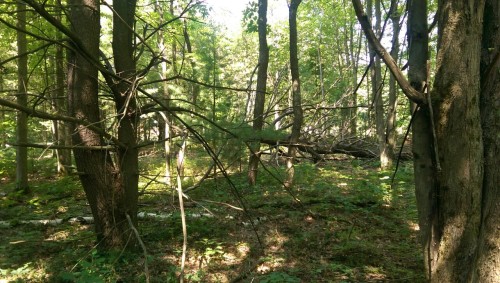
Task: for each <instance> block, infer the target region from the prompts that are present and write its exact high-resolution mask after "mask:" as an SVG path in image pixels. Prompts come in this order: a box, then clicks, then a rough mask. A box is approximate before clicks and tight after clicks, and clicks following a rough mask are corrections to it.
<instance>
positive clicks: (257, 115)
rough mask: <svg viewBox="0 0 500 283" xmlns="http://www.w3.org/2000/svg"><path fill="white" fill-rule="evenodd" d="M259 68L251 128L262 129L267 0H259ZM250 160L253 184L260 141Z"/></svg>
mask: <svg viewBox="0 0 500 283" xmlns="http://www.w3.org/2000/svg"><path fill="white" fill-rule="evenodd" d="M258 14H259V19H258V33H259V70H258V72H257V89H256V93H255V104H254V109H253V125H252V127H253V130H254V131H255V132H256V133H260V132H261V131H262V127H263V125H264V105H265V101H266V88H267V67H268V65H269V46H268V45H267V0H259V10H258ZM257 135H259V134H257ZM250 149H251V152H250V160H249V162H248V183H249V184H250V185H255V182H256V181H257V168H258V167H259V160H260V142H255V143H252V145H251V148H250Z"/></svg>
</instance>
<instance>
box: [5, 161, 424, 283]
mask: <svg viewBox="0 0 500 283" xmlns="http://www.w3.org/2000/svg"><path fill="white" fill-rule="evenodd" d="M192 157H193V158H195V157H196V156H192ZM142 159H143V161H144V160H147V161H149V162H144V163H147V164H148V165H147V166H148V168H147V169H148V170H151V172H153V173H152V174H157V173H158V172H161V170H163V169H162V166H161V161H162V158H161V157H159V156H157V155H153V156H144V157H142ZM200 162H202V161H199V160H194V161H193V162H191V163H188V165H189V166H188V168H186V172H188V173H189V175H190V176H200V175H202V174H203V173H204V172H203V170H205V169H198V168H202V167H201V165H200V164H199V163H200ZM208 162H209V160H204V161H203V162H202V163H204V164H207V163H208ZM155 170H156V171H155ZM269 170H270V171H271V172H272V175H271V174H268V173H265V172H264V171H261V172H260V174H259V178H258V183H257V185H256V186H254V187H249V186H248V185H247V184H246V174H245V173H244V172H240V171H239V168H238V166H236V167H235V169H234V170H233V171H231V181H232V183H233V184H234V186H235V188H236V189H237V190H238V194H239V195H241V196H243V201H244V203H245V205H246V206H247V207H248V208H249V212H250V216H251V220H250V219H249V218H248V217H247V215H244V214H243V213H242V212H241V211H240V210H237V209H234V208H235V207H241V203H240V202H239V200H238V199H237V198H236V197H235V194H236V192H235V191H234V188H232V187H231V186H230V185H229V184H228V182H227V180H224V178H222V177H221V175H218V177H217V178H211V179H207V180H206V181H205V182H204V183H203V184H202V185H201V186H200V187H198V188H196V189H194V190H192V191H190V192H189V193H188V195H189V198H190V199H189V200H186V209H187V214H188V217H187V220H188V235H189V239H188V258H187V266H186V272H187V273H186V277H187V279H188V281H189V282H230V281H232V280H235V279H240V282H252V281H253V282H385V281H390V280H400V281H411V282H424V281H425V280H424V276H423V275H424V272H423V266H422V258H421V255H420V252H419V251H420V248H419V244H418V241H417V233H418V231H416V228H415V227H416V224H415V223H416V222H417V214H416V207H415V200H414V193H413V181H412V178H413V177H412V168H411V165H409V164H403V167H402V169H401V170H400V172H399V173H398V176H397V178H396V181H395V184H396V186H392V187H391V186H390V182H391V180H390V176H391V174H392V172H381V171H378V170H377V169H376V168H375V167H374V166H372V165H371V164H369V163H366V162H365V163H361V162H359V161H335V162H331V163H326V164H322V165H312V164H308V163H302V164H299V165H298V166H297V168H296V176H297V180H296V184H295V186H294V188H293V190H292V191H290V192H288V191H286V190H284V189H283V188H282V187H281V185H280V182H279V181H278V180H276V178H275V177H276V176H278V178H279V177H280V176H283V175H284V168H281V167H270V168H269ZM154 172H156V173H154ZM184 181H185V186H189V185H191V184H194V183H196V179H195V178H186V179H185V180H184ZM147 183H148V181H147V179H142V178H141V184H143V187H144V194H143V195H142V196H141V198H140V207H139V209H140V211H141V212H145V213H155V214H162V215H168V217H165V218H161V219H159V218H156V219H152V218H145V219H142V220H141V221H140V223H139V232H140V233H141V236H142V239H143V241H144V242H145V244H146V246H147V248H148V252H149V256H148V258H147V259H144V258H143V257H142V255H135V254H127V253H123V254H121V253H119V254H99V253H98V252H97V251H96V250H95V249H94V245H95V243H94V240H95V239H94V235H93V227H92V225H85V224H69V223H66V222H65V223H64V224H61V225H57V226H43V225H31V224H22V223H21V221H23V220H31V219H55V218H62V219H68V218H70V217H77V216H90V209H89V207H88V205H87V203H86V200H85V196H84V194H83V191H82V189H81V188H80V185H79V182H78V180H77V179H76V178H70V177H67V178H60V179H46V178H45V179H41V180H39V181H37V182H35V183H33V184H32V191H31V193H30V194H28V195H19V194H16V193H15V192H14V191H13V185H12V184H7V185H6V186H2V189H1V190H2V197H1V198H0V208H1V209H0V218H1V220H4V221H9V222H10V224H11V226H10V228H5V227H4V228H0V239H1V240H0V277H2V278H6V280H7V282H9V281H13V282H117V281H121V282H144V281H145V277H144V261H145V260H147V261H148V265H149V269H150V272H151V276H152V282H177V280H178V279H177V275H178V274H179V266H180V253H181V245H182V230H181V225H180V215H179V209H178V204H177V200H176V199H177V198H176V196H175V191H174V190H173V189H172V188H169V187H168V186H165V185H159V184H157V183H150V185H149V186H147V187H146V184H147ZM292 194H293V195H294V196H295V197H297V198H298V199H300V203H297V202H296V201H294V199H293V197H292ZM250 221H253V223H254V227H255V229H256V230H255V231H254V230H253V228H252V225H250ZM256 233H257V234H258V235H259V238H260V239H261V242H262V244H263V246H262V247H260V246H259V243H258V241H257V237H256Z"/></svg>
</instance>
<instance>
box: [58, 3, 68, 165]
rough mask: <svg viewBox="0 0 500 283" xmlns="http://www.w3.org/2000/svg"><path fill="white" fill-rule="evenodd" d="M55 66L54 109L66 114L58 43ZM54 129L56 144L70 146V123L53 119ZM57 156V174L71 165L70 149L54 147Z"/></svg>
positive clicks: (62, 59) (59, 10)
mask: <svg viewBox="0 0 500 283" xmlns="http://www.w3.org/2000/svg"><path fill="white" fill-rule="evenodd" d="M56 12H57V15H56V17H57V19H58V20H61V13H62V11H61V7H60V6H59V5H57V6H56ZM56 38H57V40H62V33H61V31H59V30H57V31H56ZM55 61H56V62H55V63H56V64H55V65H56V66H55V67H56V91H55V102H54V106H55V108H56V109H55V110H56V113H62V114H66V112H67V106H68V103H67V102H68V100H67V97H66V92H65V89H64V87H65V83H66V82H65V73H64V48H63V47H62V46H60V45H57V46H56V56H55ZM54 130H55V132H56V133H57V134H56V135H55V139H56V141H57V144H58V145H63V146H70V145H71V133H70V125H68V123H67V122H64V121H54ZM56 156H57V172H58V173H59V174H67V173H68V170H69V168H70V166H71V150H69V149H56Z"/></svg>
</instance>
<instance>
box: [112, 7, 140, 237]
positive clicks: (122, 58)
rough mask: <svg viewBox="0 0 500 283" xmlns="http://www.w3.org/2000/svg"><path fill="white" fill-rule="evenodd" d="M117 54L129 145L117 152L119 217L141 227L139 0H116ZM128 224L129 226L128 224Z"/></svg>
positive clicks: (123, 136) (119, 105) (122, 136)
mask: <svg viewBox="0 0 500 283" xmlns="http://www.w3.org/2000/svg"><path fill="white" fill-rule="evenodd" d="M113 8H114V10H115V12H114V14H113V43H112V48H113V55H114V63H115V69H116V73H117V75H118V76H120V77H121V80H120V81H119V82H118V83H117V84H116V86H115V88H114V91H113V94H114V101H115V106H116V111H117V113H118V119H119V123H118V140H119V141H120V142H121V143H123V144H124V145H126V148H119V149H118V152H117V157H118V164H117V166H118V168H119V171H120V183H121V184H122V187H120V188H119V192H118V193H119V201H120V202H119V204H118V205H119V211H118V212H119V213H120V215H119V217H120V220H122V219H121V218H122V217H125V219H124V220H123V221H124V223H123V224H124V225H125V226H127V225H128V224H127V221H125V220H126V215H127V214H129V215H130V217H131V218H132V222H133V224H134V226H136V227H137V202H138V197H139V193H138V182H139V150H138V148H137V147H136V145H137V124H138V119H139V117H138V116H137V105H136V89H135V88H136V87H137V84H138V81H137V78H136V65H135V58H134V48H135V47H134V26H135V25H134V22H135V18H134V17H135V9H136V1H135V0H128V1H116V2H114V3H113ZM127 228H128V226H127Z"/></svg>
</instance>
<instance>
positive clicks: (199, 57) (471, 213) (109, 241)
mask: <svg viewBox="0 0 500 283" xmlns="http://www.w3.org/2000/svg"><path fill="white" fill-rule="evenodd" d="M115 2H116V3H113V4H109V3H106V2H103V1H97V0H94V1H87V0H85V1H84V0H72V1H68V2H64V1H63V2H60V1H46V2H43V3H42V2H40V1H32V0H30V1H22V2H19V4H18V5H16V6H15V8H13V7H14V6H12V5H9V4H12V3H13V2H12V3H11V2H9V1H3V2H1V3H0V5H2V6H1V7H2V14H1V17H0V22H1V23H2V25H3V26H5V27H6V28H5V29H2V30H1V31H0V33H1V36H2V37H1V42H0V44H1V45H2V48H5V50H7V52H5V54H1V56H2V57H0V62H1V65H2V68H1V70H2V73H1V80H0V88H1V89H2V92H1V93H0V95H1V97H0V99H1V100H0V104H1V105H3V108H2V109H1V117H2V124H1V125H0V127H1V128H2V130H3V131H2V133H1V135H2V144H1V145H2V149H3V150H4V151H3V152H2V155H4V156H7V155H8V152H12V148H9V147H8V146H9V145H8V144H7V143H5V142H4V141H3V140H7V141H8V143H10V144H11V146H16V149H17V150H18V152H19V154H18V157H19V160H18V161H17V163H16V164H17V166H18V167H19V168H20V170H19V171H18V172H16V173H15V174H16V176H17V177H18V180H19V181H18V184H19V186H20V188H26V187H27V186H28V184H27V183H26V180H27V179H26V176H27V175H26V172H27V171H26V170H25V169H29V167H28V163H24V161H25V160H28V159H27V156H28V155H29V152H32V153H33V152H36V153H38V154H41V153H40V152H43V150H48V149H49V148H50V149H54V150H55V156H56V157H57V161H54V162H53V165H54V166H53V167H54V170H57V171H65V170H63V169H67V168H71V166H70V165H71V162H69V161H70V159H71V157H70V155H69V154H68V152H64V150H68V149H69V148H71V149H72V150H73V153H74V159H75V164H76V169H75V170H74V172H73V173H75V174H78V176H79V177H80V179H81V182H82V185H83V188H84V190H85V192H86V196H87V199H88V201H89V204H90V207H91V208H92V213H93V216H94V218H95V221H96V232H97V235H98V241H99V243H100V244H101V246H102V247H103V248H104V249H107V248H117V247H120V248H121V247H123V246H126V245H127V242H128V239H129V237H130V235H131V232H130V231H131V230H130V224H129V222H128V221H127V216H129V217H130V218H131V220H132V224H133V225H137V221H136V217H137V212H138V207H137V199H138V196H139V194H140V192H139V190H140V188H142V189H143V190H145V189H146V188H147V185H146V186H143V184H140V183H141V182H142V181H141V180H147V181H146V182H142V183H146V184H150V183H160V184H163V185H164V186H165V188H168V189H172V187H175V185H173V183H171V182H169V180H170V175H171V174H172V172H170V171H171V170H170V169H169V168H170V163H171V162H172V161H171V159H172V158H173V157H174V156H175V152H176V151H178V150H179V149H180V145H182V148H183V149H184V146H185V141H184V137H186V135H187V139H188V141H187V145H188V146H187V147H186V150H187V152H189V150H190V146H189V145H192V147H193V148H195V147H197V148H198V149H199V148H204V149H205V150H206V151H207V152H208V155H209V156H211V158H213V162H211V165H210V166H208V168H204V170H203V171H204V174H202V177H201V178H199V179H195V178H193V179H192V180H196V181H199V180H200V179H201V181H203V180H204V179H206V178H209V177H210V176H212V177H216V176H218V175H219V176H220V175H221V174H222V175H227V172H239V171H242V170H243V169H242V165H241V164H242V162H243V161H242V160H247V159H249V168H248V172H247V173H248V178H249V181H250V183H251V184H255V183H256V181H257V178H256V177H257V171H256V170H257V168H258V164H259V162H260V161H261V160H265V161H270V160H272V161H274V163H273V164H276V165H277V166H276V167H275V168H273V169H272V170H275V171H272V173H273V174H274V173H276V174H274V175H273V176H277V179H279V180H280V182H282V183H283V184H284V185H285V186H286V187H287V188H288V189H290V188H293V187H292V186H291V184H292V183H293V177H294V175H293V166H292V164H293V163H294V162H297V161H299V160H305V161H308V162H309V161H311V162H313V163H321V162H325V161H328V160H329V159H330V158H331V154H335V153H341V154H343V157H346V158H352V157H372V158H379V160H380V164H379V165H380V167H381V168H382V169H384V170H385V169H391V168H392V167H391V166H392V163H393V162H392V161H393V159H394V158H395V154H394V152H397V151H398V150H399V149H400V148H399V147H403V148H402V152H403V155H402V156H403V158H410V155H411V154H410V153H409V152H410V150H409V147H407V148H404V146H403V145H404V143H405V138H404V134H405V130H406V128H407V127H409V122H410V120H412V125H411V126H412V134H411V136H410V137H409V138H408V139H407V140H406V142H407V143H408V144H410V145H412V146H413V158H414V168H415V176H416V178H415V179H416V181H415V182H416V184H415V185H416V198H417V203H418V206H419V224H420V227H421V230H422V235H423V237H422V240H423V244H424V245H423V246H424V253H425V261H426V267H427V269H428V270H427V271H428V272H427V273H428V275H427V276H428V277H429V278H430V279H432V280H435V281H436V282H454V281H461V280H463V279H464V278H467V279H468V280H471V281H474V280H475V281H477V282H482V280H483V281H487V280H490V281H493V280H494V279H493V278H494V276H495V275H494V274H495V272H498V267H497V266H496V265H495V264H492V262H494V260H495V259H496V258H498V253H497V252H495V251H496V250H495V248H496V247H498V243H497V241H496V240H495V239H496V238H497V237H498V232H496V230H495V229H494V223H495V221H496V220H498V215H497V214H498V213H496V211H499V210H498V209H495V207H496V206H498V197H497V195H498V192H497V190H496V184H497V183H498V174H497V173H496V171H495V170H494V169H495V168H497V167H498V166H497V164H498V161H497V159H496V158H495V156H496V152H497V151H498V135H497V134H496V133H497V132H498V131H497V128H498V125H497V124H498V123H496V122H495V121H498V119H497V118H498V117H497V116H498V114H497V113H498V109H497V108H498V107H497V106H498V105H497V103H495V102H496V101H497V100H498V99H497V97H498V90H497V89H498V88H497V87H495V86H496V84H497V83H498V72H497V70H498V64H499V63H498V61H499V60H498V50H497V46H498V45H499V44H498V38H499V35H498V15H497V14H495V13H496V12H497V11H498V7H497V6H498V4H497V3H496V2H497V1H494V0H487V1H484V0H482V1H469V2H468V3H455V2H453V3H452V1H443V2H440V3H438V5H439V7H438V9H437V11H439V12H438V13H437V12H434V8H433V5H430V4H433V3H430V4H427V3H425V1H408V2H407V3H399V2H398V1H383V0H380V1H379V0H376V1H374V2H373V3H372V2H371V1H368V2H366V4H367V5H366V7H367V10H366V12H363V9H362V7H361V6H360V4H359V2H358V1H353V2H354V4H355V5H354V6H353V5H351V4H350V3H346V2H345V1H306V2H304V3H302V2H301V1H289V2H288V10H286V12H285V14H288V15H289V17H288V18H287V17H286V16H285V17H282V18H279V19H278V20H274V19H273V20H272V21H271V17H269V20H268V18H267V15H274V14H273V12H276V11H277V9H276V8H274V7H275V6H274V5H276V3H277V2H275V1H269V3H268V1H258V2H252V3H253V4H249V5H248V7H247V10H246V11H245V17H244V19H243V22H242V27H243V32H241V33H237V34H232V35H230V34H229V33H228V29H226V28H225V27H224V26H218V25H217V24H216V23H215V21H213V18H211V17H210V10H209V9H208V8H207V6H206V3H203V2H198V1H181V0H179V1H174V0H172V1H168V3H167V2H165V3H164V2H161V1H146V0H140V1H137V2H136V1H115ZM417 2H418V3H417ZM16 3H17V2H16ZM268 4H269V5H268ZM372 4H374V5H372ZM448 4H449V5H448ZM405 5H406V6H407V9H406V10H408V15H406V14H405V12H403V11H405V9H403V8H402V7H403V6H405ZM485 5H486V6H487V8H486V9H485V8H484V6H485ZM299 6H300V9H298V8H299ZM372 6H373V7H372ZM354 7H356V8H357V10H356V12H357V14H358V16H359V20H360V22H359V23H358V21H357V20H356V17H355V13H354ZM273 9H274V10H273ZM25 13H27V15H28V19H29V20H26V19H25ZM372 13H374V15H373V14H372ZM434 13H436V15H434ZM429 15H431V16H435V17H436V19H437V22H438V33H437V35H438V36H437V38H436V39H434V38H435V37H434V35H435V34H436V33H435V31H434V30H433V29H432V28H431V29H429V23H432V20H433V19H431V18H429ZM452 15H459V17H458V18H457V19H454V18H452ZM287 20H288V21H287ZM389 20H390V21H391V22H392V25H389V24H387V23H388V21H389ZM371 23H374V24H373V30H370V25H371ZM24 24H27V26H24ZM430 26H431V27H432V24H431V25H430ZM405 27H406V32H405ZM456 27H458V29H457V30H459V31H460V32H457V31H456V30H455V28H456ZM362 28H363V29H365V31H366V32H367V35H368V40H365V37H364V36H362V33H361V32H362ZM400 29H401V33H400ZM255 30H257V31H258V33H254V32H251V31H255ZM429 32H430V35H431V36H429ZM405 33H406V35H405ZM16 36H17V37H18V41H17V46H12V45H10V44H9V43H8V42H9V41H10V42H13V39H14V38H15V37H16ZM25 37H26V38H25ZM429 39H430V42H429ZM399 43H401V48H399ZM434 45H437V47H438V50H437V55H436V57H435V58H434V57H433V56H429V53H430V52H429V51H428V50H429V46H431V47H432V46H434ZM383 47H385V50H390V55H391V56H392V58H393V59H395V60H393V59H391V58H390V56H388V53H389V52H387V51H385V50H384V49H383ZM64 52H67V54H68V55H67V57H66V58H65V56H64ZM431 54H432V53H431ZM396 58H400V59H396ZM380 59H382V60H384V61H385V63H386V64H387V66H388V67H386V66H385V65H383V64H381V63H380ZM16 62H17V65H16ZM63 65H65V66H66V67H67V71H66V73H65V71H64V68H63V67H62V66H63ZM405 65H408V77H409V83H408V82H407V81H406V80H405V79H404V76H405V74H404V73H403V71H401V69H403V70H404V69H405V67H404V66H405ZM433 66H435V68H434V67H433ZM389 69H390V71H391V72H392V76H391V75H390V74H389ZM299 76H300V80H299ZM28 79H29V82H30V84H29V85H30V87H29V89H26V86H27V85H28V84H27V82H28ZM396 81H398V82H399V84H400V86H401V87H402V90H403V92H404V93H405V94H406V95H407V96H408V97H409V98H410V100H412V102H413V103H414V105H413V106H412V107H411V111H410V106H409V105H408V103H406V102H404V101H403V100H398V99H397V98H398V94H397V91H396V87H395V82H396ZM429 81H433V84H431V83H430V82H429ZM431 86H432V87H431ZM14 89H17V90H15V91H14ZM64 90H65V91H64ZM13 95H14V96H16V98H17V99H18V100H16V102H17V103H13ZM428 95H430V98H429V96H428ZM66 99H67V101H66ZM398 101H399V102H398ZM66 108H67V109H66ZM10 109H16V110H19V117H18V118H17V120H16V124H17V125H14V123H12V121H11V122H10V123H9V120H12V117H13V113H12V112H10V111H11V110H10ZM410 112H411V115H410V114H409V113H410ZM26 114H28V115H30V116H32V117H38V118H42V119H35V118H32V119H28V123H29V124H26V123H25V121H24V119H25V118H26ZM412 116H413V117H412ZM45 119H49V120H55V121H58V122H57V123H47V122H46V121H45ZM60 122H65V123H71V129H70V130H69V131H68V130H67V127H65V126H64V125H63V124H61V123H60ZM25 125H29V127H27V128H25ZM14 126H17V129H19V131H18V134H17V140H15V139H14V135H13V133H14ZM23 129H27V130H28V132H29V134H28V135H27V137H29V138H26V133H25V132H24V131H23ZM69 135H71V137H72V144H71V145H70V144H69V143H68V142H67V140H68V138H67V137H68V136H69ZM450 140H452V141H453V142H450ZM155 143H162V144H164V145H165V150H164V151H162V154H163V155H164V156H163V157H164V162H165V167H164V168H166V171H167V172H166V173H162V174H164V175H165V179H164V180H161V178H159V175H157V173H156V172H151V170H149V169H148V166H147V164H141V163H140V159H139V155H140V154H141V152H142V153H143V152H150V150H151V148H153V149H154V144H155ZM200 145H201V146H200ZM248 145H251V146H250V148H251V150H248ZM257 145H259V146H257ZM38 150H39V151H38ZM286 151H288V154H287V155H285V154H283V153H284V152H286ZM41 155H43V154H41ZM283 157H287V158H288V159H287V166H286V168H287V169H286V170H288V171H286V170H285V169H284V168H283V167H281V166H283V165H284V164H283ZM188 159H189V158H188ZM33 160H34V159H33V158H31V162H34V161H33ZM50 160H53V159H50ZM54 160H56V159H54ZM2 162H3V161H2ZM56 165H57V166H56ZM10 166H13V165H12V164H10ZM33 166H34V165H33ZM3 168H7V169H3ZM8 168H9V166H5V165H2V167H0V170H5V171H6V172H7V171H8ZM21 168H24V169H23V170H21ZM33 168H34V167H33ZM263 169H265V170H269V168H267V167H266V168H263ZM69 171H71V170H69ZM180 171H182V170H180ZM32 172H33V171H32ZM10 173H11V174H14V172H10ZM287 173H288V174H287ZM285 176H287V177H285ZM232 187H233V189H234V191H233V194H234V195H235V198H239V196H240V194H239V191H238V189H241V188H236V186H232ZM177 189H178V190H179V191H180V188H177ZM289 192H291V193H292V194H293V189H292V190H289ZM241 205H242V207H244V202H243V201H242V202H241ZM242 210H243V211H245V210H246V209H244V208H243V209H242ZM471 247H472V248H471ZM471 260H472V261H473V262H474V263H475V265H470V266H468V265H467V264H466V263H469V262H471ZM466 265H467V266H466ZM485 266H488V268H486V267H485ZM491 266H493V267H491ZM490 267H491V268H490Z"/></svg>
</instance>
